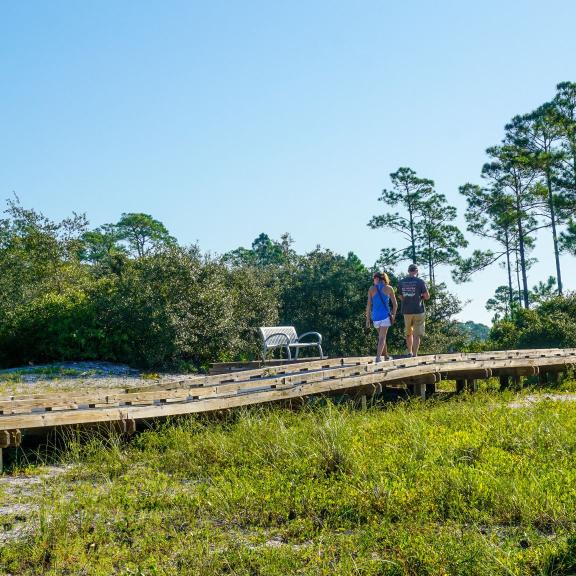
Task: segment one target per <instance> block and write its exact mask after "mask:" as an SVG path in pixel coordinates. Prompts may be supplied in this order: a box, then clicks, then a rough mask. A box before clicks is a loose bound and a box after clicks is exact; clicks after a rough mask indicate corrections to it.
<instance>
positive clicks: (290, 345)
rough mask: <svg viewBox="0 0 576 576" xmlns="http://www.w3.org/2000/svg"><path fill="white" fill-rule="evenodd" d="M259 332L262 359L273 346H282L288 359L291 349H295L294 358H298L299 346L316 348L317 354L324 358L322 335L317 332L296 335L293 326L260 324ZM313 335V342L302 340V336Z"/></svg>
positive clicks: (290, 356) (290, 358) (290, 355)
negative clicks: (314, 339)
mask: <svg viewBox="0 0 576 576" xmlns="http://www.w3.org/2000/svg"><path fill="white" fill-rule="evenodd" d="M260 334H261V335H262V340H263V344H262V359H263V360H266V354H267V353H268V351H269V350H273V349H274V348H284V349H285V350H286V354H287V355H288V360H292V350H295V353H294V359H297V358H298V353H299V352H300V349H301V348H312V347H316V348H318V355H319V356H320V358H324V354H323V352H322V335H321V334H319V333H318V332H306V333H304V334H301V335H300V336H298V334H296V328H294V326H261V327H260ZM307 336H315V337H316V341H314V342H302V338H305V337H307Z"/></svg>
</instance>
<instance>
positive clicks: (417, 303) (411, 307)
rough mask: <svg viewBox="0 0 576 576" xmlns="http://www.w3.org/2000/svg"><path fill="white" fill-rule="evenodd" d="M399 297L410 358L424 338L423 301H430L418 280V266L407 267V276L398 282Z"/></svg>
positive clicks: (422, 284) (424, 287)
mask: <svg viewBox="0 0 576 576" xmlns="http://www.w3.org/2000/svg"><path fill="white" fill-rule="evenodd" d="M398 292H399V297H400V300H401V302H402V308H401V311H400V312H401V314H402V315H403V316H404V329H405V334H406V347H407V348H408V354H409V355H410V356H418V349H419V348H420V339H421V338H422V336H424V328H425V309H424V300H430V293H429V292H428V288H427V287H426V284H425V282H424V280H422V279H421V278H418V266H416V264H410V266H408V276H406V277H405V278H402V280H400V282H398Z"/></svg>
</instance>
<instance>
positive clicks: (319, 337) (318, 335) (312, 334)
mask: <svg viewBox="0 0 576 576" xmlns="http://www.w3.org/2000/svg"><path fill="white" fill-rule="evenodd" d="M305 336H316V338H317V339H318V344H322V334H320V333H319V332H304V334H301V335H300V336H298V342H300V340H302V338H304V337H305Z"/></svg>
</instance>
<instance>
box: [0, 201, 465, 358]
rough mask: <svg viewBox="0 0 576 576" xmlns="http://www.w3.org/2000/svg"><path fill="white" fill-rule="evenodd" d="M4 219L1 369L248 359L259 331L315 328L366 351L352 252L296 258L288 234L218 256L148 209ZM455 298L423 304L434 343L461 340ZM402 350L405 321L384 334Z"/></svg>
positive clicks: (20, 214)
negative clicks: (105, 217)
mask: <svg viewBox="0 0 576 576" xmlns="http://www.w3.org/2000/svg"><path fill="white" fill-rule="evenodd" d="M7 213H8V218H6V219H4V220H0V297H1V298H0V365H2V366H15V365H20V364H24V363H38V362H50V361H61V360H81V359H100V360H109V361H115V362H125V363H128V364H130V365H133V366H139V367H143V368H149V369H150V368H175V369H188V368H192V367H201V366H205V365H206V364H208V363H209V362H214V361H218V360H220V361H226V360H236V359H254V358H256V357H257V356H258V351H259V337H258V333H257V327H258V326H262V325H276V324H278V323H282V324H289V325H295V326H296V328H297V330H298V332H300V333H302V332H305V331H318V332H321V333H322V335H323V337H324V350H325V352H326V353H327V354H329V355H332V356H335V355H364V354H370V353H372V352H373V351H374V346H375V340H376V338H375V333H374V332H373V331H371V333H369V332H367V331H366V330H365V328H364V324H365V321H364V310H365V306H366V294H367V290H368V288H369V286H370V284H371V273H370V270H368V269H367V268H366V267H365V266H364V265H363V264H362V262H361V261H360V260H359V259H358V258H357V257H356V256H355V255H354V254H352V253H350V254H348V256H346V257H344V256H340V255H338V254H334V253H332V252H331V251H329V250H322V249H320V248H318V249H316V250H314V251H313V252H311V253H310V254H307V255H297V254H296V253H295V252H294V251H293V250H292V248H291V239H290V237H289V235H284V236H283V237H282V240H281V242H276V241H273V240H270V238H268V236H266V235H265V234H262V235H260V236H259V237H258V238H257V239H256V240H255V241H254V243H253V245H252V248H251V249H245V248H239V249H237V250H235V251H233V252H231V253H229V254H226V255H224V256H222V257H211V256H206V255H203V254H202V253H201V252H200V250H199V248H198V247H197V246H192V247H188V248H184V247H181V246H178V245H177V244H176V243H175V241H174V239H173V238H172V237H171V236H170V235H169V234H168V232H167V231H166V230H165V228H164V227H163V225H162V224H161V223H159V222H157V221H156V220H154V219H153V218H152V217H151V216H148V215H145V214H144V215H130V214H124V215H123V216H122V219H121V221H120V222H119V223H118V224H116V225H112V224H109V225H105V226H102V227H101V228H99V229H97V230H93V231H89V230H87V223H86V221H85V219H84V218H82V217H79V216H74V217H73V218H70V219H66V220H64V221H62V222H60V223H54V222H51V221H50V220H48V219H46V218H45V217H44V216H42V215H40V214H37V213H36V212H34V211H31V210H24V209H23V208H21V207H20V206H19V205H18V204H15V203H9V206H8V210H7ZM458 311H459V302H458V301H457V300H456V299H455V298H453V297H452V296H451V295H449V294H448V293H447V292H446V290H445V288H443V287H442V286H438V287H437V289H436V290H435V292H434V294H433V300H432V301H431V305H430V307H429V318H430V321H429V323H428V331H429V337H428V338H427V339H426V340H425V342H424V345H425V346H427V348H428V349H431V350H434V351H443V350H448V349H452V348H454V347H458V346H460V345H461V344H462V342H463V341H464V338H463V335H462V331H461V330H459V329H458V328H457V326H456V323H454V322H453V321H452V320H451V318H452V316H453V315H454V314H455V313H456V312H458ZM389 343H390V348H391V349H392V350H396V351H401V350H403V347H404V345H403V335H402V328H401V326H397V327H394V328H393V329H392V330H391V331H390V336H389Z"/></svg>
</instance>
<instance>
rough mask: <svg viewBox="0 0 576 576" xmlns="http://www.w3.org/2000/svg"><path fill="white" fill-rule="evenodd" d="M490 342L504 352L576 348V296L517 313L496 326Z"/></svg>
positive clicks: (556, 299)
mask: <svg viewBox="0 0 576 576" xmlns="http://www.w3.org/2000/svg"><path fill="white" fill-rule="evenodd" d="M490 342H491V343H492V344H493V346H494V347H497V348H501V349H514V348H555V347H558V348H566V347H576V294H574V293H571V294H568V295H567V296H556V297H554V298H550V299H548V300H546V301H544V302H542V303H541V304H539V305H538V306H537V307H536V308H533V309H529V310H526V309H524V308H521V309H517V310H515V311H514V312H513V313H512V314H511V316H510V317H509V318H506V319H504V320H499V321H497V322H495V323H494V326H493V328H492V331H491V332H490Z"/></svg>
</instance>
